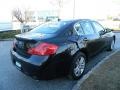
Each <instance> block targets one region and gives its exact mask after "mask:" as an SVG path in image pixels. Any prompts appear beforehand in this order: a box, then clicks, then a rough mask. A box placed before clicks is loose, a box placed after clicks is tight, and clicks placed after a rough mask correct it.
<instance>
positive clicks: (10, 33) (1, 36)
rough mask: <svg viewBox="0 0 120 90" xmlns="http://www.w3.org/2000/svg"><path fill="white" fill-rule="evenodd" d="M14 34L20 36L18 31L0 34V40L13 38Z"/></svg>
mask: <svg viewBox="0 0 120 90" xmlns="http://www.w3.org/2000/svg"><path fill="white" fill-rule="evenodd" d="M16 34H20V30H11V31H5V32H0V39H8V38H14V37H15V35H16Z"/></svg>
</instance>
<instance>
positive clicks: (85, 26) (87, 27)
mask: <svg viewBox="0 0 120 90" xmlns="http://www.w3.org/2000/svg"><path fill="white" fill-rule="evenodd" d="M80 24H81V26H82V28H83V30H84V32H85V34H86V35H89V34H94V33H95V31H94V29H93V27H92V25H91V24H90V23H89V22H87V21H84V22H81V23H80Z"/></svg>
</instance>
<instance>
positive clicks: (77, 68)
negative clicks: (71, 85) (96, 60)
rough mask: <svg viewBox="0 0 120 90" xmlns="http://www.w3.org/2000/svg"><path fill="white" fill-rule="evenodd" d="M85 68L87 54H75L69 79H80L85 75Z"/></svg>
mask: <svg viewBox="0 0 120 90" xmlns="http://www.w3.org/2000/svg"><path fill="white" fill-rule="evenodd" d="M85 66H86V56H85V54H84V53H82V52H79V53H77V54H75V56H74V57H73V61H72V64H71V68H70V72H69V75H68V78H70V79H75V80H77V79H79V78H80V77H81V76H82V75H83V72H84V70H85Z"/></svg>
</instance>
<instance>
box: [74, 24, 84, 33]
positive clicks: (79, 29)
mask: <svg viewBox="0 0 120 90" xmlns="http://www.w3.org/2000/svg"><path fill="white" fill-rule="evenodd" d="M74 30H75V31H76V32H77V34H78V35H84V34H85V33H84V31H83V30H82V27H81V25H80V22H77V23H75V24H74Z"/></svg>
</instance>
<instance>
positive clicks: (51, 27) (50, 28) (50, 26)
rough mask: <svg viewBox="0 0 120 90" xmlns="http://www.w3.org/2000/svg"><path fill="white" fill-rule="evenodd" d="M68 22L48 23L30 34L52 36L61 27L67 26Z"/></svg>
mask: <svg viewBox="0 0 120 90" xmlns="http://www.w3.org/2000/svg"><path fill="white" fill-rule="evenodd" d="M69 23H70V22H69V21H60V22H48V23H45V24H42V25H40V26H38V27H36V28H34V29H33V30H31V31H30V32H33V33H45V34H53V33H56V32H57V31H59V30H60V29H61V28H62V27H64V26H66V25H68V24H69Z"/></svg>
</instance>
